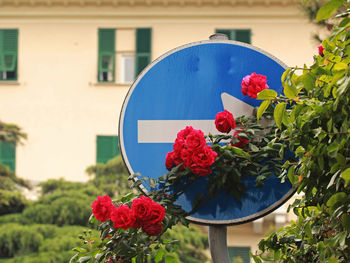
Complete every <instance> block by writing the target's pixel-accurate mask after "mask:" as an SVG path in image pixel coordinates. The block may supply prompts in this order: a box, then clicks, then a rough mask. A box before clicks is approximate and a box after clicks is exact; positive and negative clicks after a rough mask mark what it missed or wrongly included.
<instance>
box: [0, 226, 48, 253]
mask: <svg viewBox="0 0 350 263" xmlns="http://www.w3.org/2000/svg"><path fill="white" fill-rule="evenodd" d="M43 240H44V238H43V236H42V235H41V234H40V233H38V232H37V231H36V230H35V229H33V228H31V227H29V226H22V225H19V224H5V225H2V226H1V227H0V258H6V257H13V256H14V255H15V254H26V253H30V252H37V251H38V250H39V247H40V245H41V243H42V242H43Z"/></svg>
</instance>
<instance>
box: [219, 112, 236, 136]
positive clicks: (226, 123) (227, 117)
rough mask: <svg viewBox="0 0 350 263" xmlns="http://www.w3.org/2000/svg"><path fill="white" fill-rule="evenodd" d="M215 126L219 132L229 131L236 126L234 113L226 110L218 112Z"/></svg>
mask: <svg viewBox="0 0 350 263" xmlns="http://www.w3.org/2000/svg"><path fill="white" fill-rule="evenodd" d="M215 126H216V129H217V130H218V131H219V132H224V133H229V132H230V131H231V129H234V128H235V127H236V122H235V120H234V119H233V115H232V113H231V112H229V111H227V110H225V111H222V112H219V113H218V114H216V116H215Z"/></svg>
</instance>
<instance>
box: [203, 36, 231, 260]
mask: <svg viewBox="0 0 350 263" xmlns="http://www.w3.org/2000/svg"><path fill="white" fill-rule="evenodd" d="M209 39H210V40H227V39H228V37H227V36H226V35H224V34H214V35H211V36H210V37H209ZM208 239H209V248H210V254H211V258H212V259H213V263H230V257H229V255H228V249H227V226H226V225H216V226H214V225H212V226H209V232H208Z"/></svg>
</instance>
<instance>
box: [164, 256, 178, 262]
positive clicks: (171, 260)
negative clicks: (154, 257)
mask: <svg viewBox="0 0 350 263" xmlns="http://www.w3.org/2000/svg"><path fill="white" fill-rule="evenodd" d="M164 261H165V263H178V261H177V260H176V258H175V257H174V256H171V255H166V256H165V258H164Z"/></svg>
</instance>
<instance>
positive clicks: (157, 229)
mask: <svg viewBox="0 0 350 263" xmlns="http://www.w3.org/2000/svg"><path fill="white" fill-rule="evenodd" d="M162 229H163V227H162V225H161V224H160V223H159V222H158V223H155V224H145V225H144V226H143V227H142V230H143V232H145V233H146V234H147V235H149V236H159V235H160V233H161V232H162Z"/></svg>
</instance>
